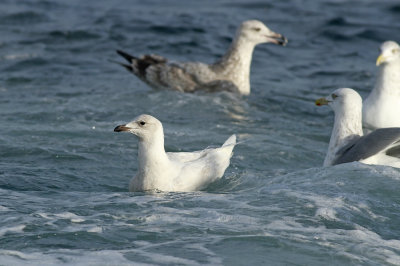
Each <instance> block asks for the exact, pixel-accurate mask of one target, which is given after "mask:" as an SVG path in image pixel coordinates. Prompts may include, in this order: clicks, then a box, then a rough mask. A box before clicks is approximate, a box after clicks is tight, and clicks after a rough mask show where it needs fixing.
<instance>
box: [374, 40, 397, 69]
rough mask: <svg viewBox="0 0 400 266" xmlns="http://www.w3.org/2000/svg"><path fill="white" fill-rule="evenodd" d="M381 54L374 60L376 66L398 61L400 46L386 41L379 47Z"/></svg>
mask: <svg viewBox="0 0 400 266" xmlns="http://www.w3.org/2000/svg"><path fill="white" fill-rule="evenodd" d="M380 50H381V54H380V55H379V57H378V59H376V65H377V66H379V65H381V64H383V63H390V62H393V61H396V60H399V59H400V46H399V44H398V43H397V42H394V41H386V42H384V43H382V45H381V49H380Z"/></svg>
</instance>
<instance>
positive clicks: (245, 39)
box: [117, 20, 287, 95]
mask: <svg viewBox="0 0 400 266" xmlns="http://www.w3.org/2000/svg"><path fill="white" fill-rule="evenodd" d="M260 43H274V44H279V45H286V43H287V39H286V38H285V37H284V36H282V35H281V34H278V33H275V32H273V31H271V30H270V29H269V28H268V27H267V26H265V25H264V24H263V23H262V22H261V21H258V20H248V21H244V22H243V23H242V24H241V25H240V27H239V29H238V30H237V32H236V37H235V38H234V40H233V42H232V44H231V46H230V48H229V50H228V51H227V52H226V54H225V55H224V56H223V57H222V58H221V59H220V60H218V61H217V62H215V63H214V64H211V65H208V64H204V63H200V62H184V63H176V62H169V61H168V59H166V58H164V57H161V56H159V55H144V56H142V57H140V58H139V57H135V56H132V55H130V54H128V53H125V52H123V51H120V50H117V53H118V54H119V55H121V56H122V57H124V58H125V59H126V60H127V61H128V64H122V63H119V64H121V65H122V66H124V67H125V68H126V69H128V71H130V72H132V73H133V74H135V75H136V76H137V77H139V78H140V79H141V80H142V81H144V82H145V83H147V84H148V85H150V86H151V87H153V88H156V89H170V90H177V91H181V92H194V91H197V90H205V91H224V90H226V91H233V92H236V93H239V94H243V95H248V94H250V65H251V59H252V55H253V50H254V47H255V46H256V45H257V44H260Z"/></svg>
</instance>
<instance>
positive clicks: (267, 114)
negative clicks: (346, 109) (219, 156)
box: [0, 0, 400, 265]
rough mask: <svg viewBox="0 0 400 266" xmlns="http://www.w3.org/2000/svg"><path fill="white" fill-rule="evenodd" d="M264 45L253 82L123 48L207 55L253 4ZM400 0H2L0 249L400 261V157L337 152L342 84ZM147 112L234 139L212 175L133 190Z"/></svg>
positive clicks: (19, 259) (163, 257)
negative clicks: (341, 160)
mask: <svg viewBox="0 0 400 266" xmlns="http://www.w3.org/2000/svg"><path fill="white" fill-rule="evenodd" d="M247 19H259V20H261V21H263V22H265V23H266V24H267V25H268V26H269V27H270V28H271V29H272V30H274V31H276V32H279V33H282V34H284V35H285V36H286V37H287V38H288V39H289V43H288V45H287V46H286V47H281V46H276V45H272V44H263V45H259V46H257V48H256V50H255V52H254V59H253V63H252V69H251V84H252V92H251V95H250V96H248V97H241V96H237V95H232V94H229V93H215V94H206V93H195V94H181V93H178V92H174V91H156V90H152V89H150V88H149V87H148V86H147V85H145V84H144V83H142V82H141V81H139V80H138V79H137V78H136V77H134V76H133V75H131V74H130V73H128V72H127V71H125V70H124V69H122V68H121V67H120V66H118V65H116V64H114V63H111V62H110V60H120V58H119V57H118V55H117V54H116V53H115V50H116V49H122V50H125V51H127V52H130V53H132V54H135V55H140V54H144V53H157V54H160V55H163V56H166V57H169V58H171V59H173V60H177V61H183V60H191V61H203V62H207V63H211V62H213V61H214V60H216V59H217V58H219V57H220V56H221V55H222V54H223V53H224V52H225V50H226V49H227V47H228V46H229V44H230V42H231V40H232V36H233V35H234V32H235V30H236V28H237V26H238V25H239V24H240V22H241V21H243V20H247ZM399 31H400V3H399V2H398V1H394V0H393V1H386V0H382V1H372V0H365V1H350V0H348V1H346V0H321V1H305V0H285V1H259V0H258V1H252V0H250V1H248V0H233V1H228V0H221V1H214V0H213V1H211V0H205V1H195V0H190V1H178V0H173V1H162V0H151V1H138V0H137V1H122V0H118V1H105V0H96V1H94V0H89V1H79V0H71V1H55V0H54V1H44V0H18V1H15V0H2V1H1V2H0V73H1V74H0V124H1V126H0V265H400V214H399V213H400V212H399V209H400V193H399V191H400V170H399V169H394V168H390V167H385V166H368V165H363V164H360V163H350V164H343V165H338V166H334V167H327V168H323V167H322V163H323V159H324V156H325V152H326V150H327V146H328V141H329V137H330V131H331V127H332V123H333V113H332V111H331V110H329V108H318V107H316V106H314V100H315V99H317V98H319V97H322V96H325V95H327V94H328V93H330V92H331V91H333V90H334V89H336V88H338V87H352V88H354V89H356V90H358V91H359V92H360V94H361V95H362V96H363V97H365V96H366V95H367V94H368V92H369V90H370V89H371V88H372V86H373V85H374V82H375V78H376V73H377V68H376V67H375V60H376V57H377V56H378V53H379V50H378V49H379V46H380V44H381V42H383V41H385V40H395V41H400V39H399V38H400V37H399V34H398V33H399ZM142 113H148V114H152V115H154V116H156V117H157V118H159V119H160V120H161V121H162V122H163V125H164V130H165V138H166V141H165V142H166V149H167V150H168V151H191V150H198V149H203V148H205V147H207V146H209V145H220V144H221V143H223V141H224V140H225V139H226V138H227V137H228V136H230V135H231V134H233V133H236V134H237V135H238V136H239V138H240V140H241V141H242V143H241V144H240V145H238V146H237V147H236V148H235V150H234V155H233V157H232V160H231V165H230V167H229V168H228V169H227V171H226V173H225V175H224V177H223V178H222V179H221V180H219V181H217V182H216V183H214V184H212V185H210V186H209V187H208V188H207V189H205V190H204V191H199V192H192V193H153V194H150V193H129V192H128V182H129V180H130V178H131V177H132V176H133V175H134V173H135V171H136V170H137V140H136V139H135V137H134V136H132V135H130V134H116V133H114V132H113V128H114V127H115V126H116V125H118V124H121V123H126V122H128V121H130V120H131V119H133V118H134V117H135V116H137V115H139V114H142Z"/></svg>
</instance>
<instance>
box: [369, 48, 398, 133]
mask: <svg viewBox="0 0 400 266" xmlns="http://www.w3.org/2000/svg"><path fill="white" fill-rule="evenodd" d="M376 65H377V66H379V67H380V71H379V74H378V79H377V81H376V84H375V87H374V89H373V90H372V91H371V93H370V95H369V96H368V98H367V99H365V101H364V104H363V119H364V126H365V127H367V128H382V127H400V47H399V45H398V44H397V43H396V42H393V41H386V42H384V43H383V44H382V45H381V54H380V55H379V57H378V59H377V60H376Z"/></svg>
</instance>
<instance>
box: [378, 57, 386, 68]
mask: <svg viewBox="0 0 400 266" xmlns="http://www.w3.org/2000/svg"><path fill="white" fill-rule="evenodd" d="M385 60H386V58H385V57H383V55H382V54H380V55H379V56H378V58H377V59H376V65H377V66H379V65H380V64H382V63H383V62H385Z"/></svg>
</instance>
